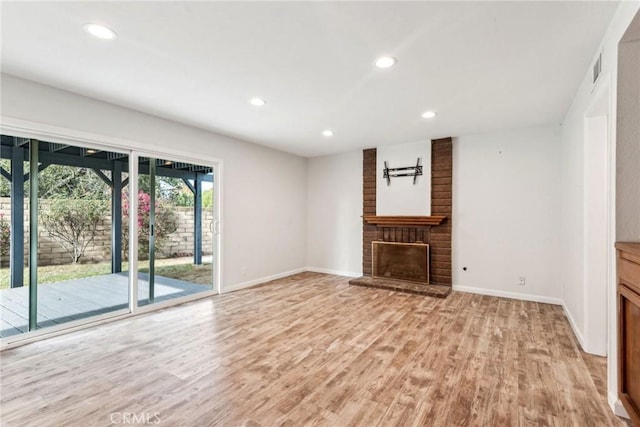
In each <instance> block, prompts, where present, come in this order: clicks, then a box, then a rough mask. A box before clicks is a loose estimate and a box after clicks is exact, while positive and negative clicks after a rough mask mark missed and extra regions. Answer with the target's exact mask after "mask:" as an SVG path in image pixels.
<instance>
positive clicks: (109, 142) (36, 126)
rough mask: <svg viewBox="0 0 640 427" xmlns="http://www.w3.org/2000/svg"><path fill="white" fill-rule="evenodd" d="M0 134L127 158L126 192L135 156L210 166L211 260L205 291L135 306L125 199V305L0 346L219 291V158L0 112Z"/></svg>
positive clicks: (133, 222)
mask: <svg viewBox="0 0 640 427" xmlns="http://www.w3.org/2000/svg"><path fill="white" fill-rule="evenodd" d="M0 133H2V134H7V135H11V136H17V137H22V138H32V139H36V140H40V141H47V142H54V143H60V144H69V145H74V146H77V147H85V148H93V149H100V150H105V151H119V152H123V153H126V154H128V156H129V171H128V172H129V191H130V194H137V193H138V161H139V158H140V157H142V156H144V157H154V158H170V159H172V160H174V161H180V162H184V163H195V164H199V165H203V166H209V167H211V168H212V169H213V176H214V179H213V191H214V195H213V197H214V200H213V230H212V231H213V257H212V258H213V259H212V270H213V274H212V276H213V277H212V280H213V287H212V289H210V290H207V291H203V292H199V293H196V294H192V295H187V296H184V297H179V298H175V299H170V300H166V301H162V302H159V303H154V304H147V305H145V306H138V238H137V237H138V221H137V216H138V200H137V197H130V200H129V206H130V207H129V212H130V213H131V214H130V215H129V230H130V232H129V306H128V308H125V309H120V310H114V311H112V312H109V313H104V314H100V315H97V316H93V317H89V318H85V319H79V320H73V321H70V322H67V323H63V324H59V325H55V326H49V327H46V328H43V329H37V330H32V331H28V332H24V333H22V334H18V335H12V336H9V337H5V338H2V339H0V350H4V349H6V348H12V347H17V346H19V345H23V344H27V343H29V342H33V341H39V340H42V339H46V338H49V337H52V336H56V335H61V334H65V333H68V332H72V331H76V330H81V329H86V328H88V327H91V326H95V325H98V324H102V323H106V322H110V321H115V320H119V319H125V318H128V317H131V316H135V315H138V314H143V313H148V312H151V311H156V310H160V309H163V308H166V307H170V306H174V305H179V304H183V303H185V302H189V301H194V300H197V299H201V298H207V297H211V296H214V295H218V294H220V293H221V282H222V277H223V275H222V265H223V263H222V260H223V251H222V237H223V223H222V204H223V192H222V188H223V186H222V182H223V181H222V173H223V162H222V160H221V159H219V158H215V157H211V156H207V155H205V154H202V153H196V152H185V151H184V150H173V149H169V148H164V147H163V148H159V149H155V147H154V150H153V151H150V150H149V146H150V145H151V144H145V143H141V142H138V141H133V140H128V139H121V138H114V137H109V136H105V135H99V134H94V133H90V132H84V131H78V130H74V129H69V128H63V127H58V126H51V125H48V124H44V123H37V122H32V121H26V120H21V119H15V118H11V117H4V116H0Z"/></svg>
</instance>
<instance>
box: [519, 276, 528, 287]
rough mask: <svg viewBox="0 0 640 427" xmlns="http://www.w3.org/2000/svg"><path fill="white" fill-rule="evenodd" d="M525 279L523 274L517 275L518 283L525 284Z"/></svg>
mask: <svg viewBox="0 0 640 427" xmlns="http://www.w3.org/2000/svg"><path fill="white" fill-rule="evenodd" d="M526 281H527V279H526V278H525V277H524V276H520V277H518V285H520V286H524V285H525V284H526Z"/></svg>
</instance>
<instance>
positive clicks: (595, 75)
mask: <svg viewBox="0 0 640 427" xmlns="http://www.w3.org/2000/svg"><path fill="white" fill-rule="evenodd" d="M601 73H602V53H600V54H599V55H598V59H596V63H595V64H593V80H592V83H593V84H594V85H595V84H596V82H597V81H598V77H600V74H601Z"/></svg>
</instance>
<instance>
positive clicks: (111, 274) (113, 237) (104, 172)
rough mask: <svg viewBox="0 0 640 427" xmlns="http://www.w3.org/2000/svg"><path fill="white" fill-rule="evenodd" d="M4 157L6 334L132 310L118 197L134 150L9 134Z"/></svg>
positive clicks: (1, 277) (0, 297)
mask: <svg viewBox="0 0 640 427" xmlns="http://www.w3.org/2000/svg"><path fill="white" fill-rule="evenodd" d="M2 157H3V160H2V162H1V163H0V167H2V171H4V172H3V173H2V176H3V178H1V179H4V180H7V181H8V182H9V184H8V187H7V184H6V183H3V184H2V185H0V192H2V194H0V197H2V211H0V231H1V232H2V234H1V235H0V237H1V238H2V242H1V243H2V251H1V253H0V255H2V256H0V262H2V264H1V265H0V304H1V305H2V311H1V316H0V320H1V322H0V325H1V326H0V335H2V337H5V336H10V335H15V334H17V333H20V332H26V331H33V330H35V329H40V328H46V327H51V326H57V325H60V324H64V323H67V322H70V321H74V320H80V319H85V318H89V317H92V316H96V315H101V314H104V313H108V312H111V311H115V310H119V309H127V308H128V305H129V304H128V302H129V284H128V278H127V276H126V273H125V274H124V275H123V274H122V273H121V270H122V269H121V265H122V257H121V252H122V251H121V247H120V242H121V239H120V235H121V234H122V227H121V224H122V210H121V206H122V203H121V199H120V198H119V197H118V196H117V195H119V194H121V192H120V191H119V189H121V188H122V186H124V185H126V183H124V182H123V181H122V178H123V177H122V175H123V174H122V171H123V170H126V168H127V161H128V155H127V154H123V153H116V152H109V151H104V150H101V149H97V148H96V149H92V148H87V147H78V146H73V145H69V144H59V143H52V142H47V141H38V140H35V139H26V138H16V137H10V136H5V135H3V136H2ZM7 188H8V191H7ZM5 196H8V197H7V198H6V199H5ZM5 200H6V202H7V203H6V206H7V207H8V211H7V212H8V215H6V217H8V218H6V217H5V212H4V210H5ZM7 224H8V225H9V227H8V231H9V233H8V234H7V233H6V232H5V231H7V230H6V228H7V227H5V225H7ZM5 240H7V241H6V242H5ZM5 252H8V253H9V260H10V262H9V265H8V266H6V268H5V265H4V258H5V256H4V255H6V254H5Z"/></svg>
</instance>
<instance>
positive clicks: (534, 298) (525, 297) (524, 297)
mask: <svg viewBox="0 0 640 427" xmlns="http://www.w3.org/2000/svg"><path fill="white" fill-rule="evenodd" d="M453 290H454V291H456V292H467V293H471V294H478V295H487V296H492V297H501V298H510V299H517V300H521V301H531V302H539V303H543V304H553V305H564V302H563V301H562V300H561V299H560V298H553V297H545V296H541V295H532V294H521V293H518V292H507V291H498V290H495V289H486V288H474V287H471V286H459V285H453Z"/></svg>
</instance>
